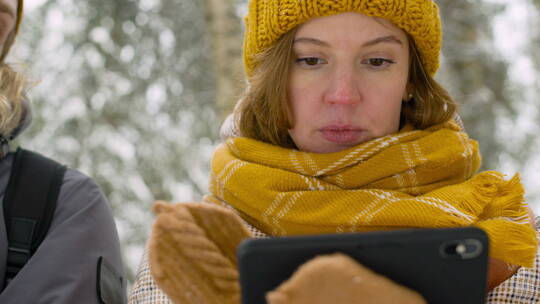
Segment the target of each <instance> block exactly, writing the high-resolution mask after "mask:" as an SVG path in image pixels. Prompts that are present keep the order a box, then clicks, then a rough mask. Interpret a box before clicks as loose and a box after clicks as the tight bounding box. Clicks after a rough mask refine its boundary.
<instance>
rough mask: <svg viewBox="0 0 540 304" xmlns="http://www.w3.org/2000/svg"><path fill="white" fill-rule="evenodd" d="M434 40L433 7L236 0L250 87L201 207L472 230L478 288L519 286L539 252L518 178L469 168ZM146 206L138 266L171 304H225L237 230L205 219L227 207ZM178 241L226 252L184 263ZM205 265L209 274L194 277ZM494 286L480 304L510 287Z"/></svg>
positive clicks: (475, 154) (278, 229)
mask: <svg viewBox="0 0 540 304" xmlns="http://www.w3.org/2000/svg"><path fill="white" fill-rule="evenodd" d="M441 40H442V39H441V27H440V19H439V14H438V7H437V5H436V4H435V3H434V2H432V1H431V0H408V1H404V0H395V1H392V0H388V1H345V0H343V1H297V0H294V1H293V0H289V1H263V0H252V1H250V3H249V12H248V16H247V18H246V34H245V44H244V63H245V68H246V74H247V76H248V84H249V85H248V87H247V88H246V94H245V96H244V97H243V98H242V100H241V101H240V102H239V104H238V105H237V107H236V109H235V117H234V119H233V120H232V121H233V127H232V130H233V133H236V136H232V137H229V138H228V139H227V141H226V143H225V144H222V145H220V146H219V147H218V148H217V150H216V152H215V154H214V157H213V161H212V172H211V184H210V192H211V194H210V195H209V196H207V197H206V198H205V201H206V202H210V203H213V204H216V205H222V206H226V207H228V208H229V209H231V210H233V211H234V212H235V213H236V214H238V215H239V216H240V217H241V218H242V220H243V221H245V222H246V225H247V226H248V227H250V228H251V230H252V231H256V233H257V234H256V235H295V234H313V233H336V232H350V231H371V230H390V229H398V228H404V227H455V226H470V225H474V226H477V227H480V228H482V229H484V230H485V231H486V232H487V234H488V235H489V237H490V244H491V245H490V254H491V256H490V261H489V263H490V267H489V268H490V271H489V279H488V285H489V289H490V290H492V289H493V288H495V287H496V286H498V285H500V284H501V283H502V282H503V281H505V280H507V279H508V278H511V277H512V279H511V280H518V275H519V273H518V275H514V273H516V271H517V270H518V268H519V267H520V266H521V267H532V266H533V265H534V263H535V254H536V243H537V241H536V235H535V232H534V230H533V229H531V225H532V223H531V221H532V219H531V218H530V216H529V210H528V207H527V206H526V205H525V204H524V203H523V187H522V185H521V183H520V181H519V178H518V177H517V176H516V177H514V178H512V179H511V180H510V181H505V180H504V179H503V178H502V174H500V173H497V172H493V171H491V172H482V173H478V174H476V172H477V170H478V169H479V167H480V153H479V151H478V145H477V143H476V142H475V141H473V140H470V139H469V138H468V137H467V135H466V134H465V133H464V132H463V131H462V130H461V129H460V127H459V126H458V124H456V123H455V121H453V120H452V119H453V117H455V115H456V103H455V102H454V101H453V100H452V98H451V97H450V96H449V95H448V93H447V92H446V91H445V90H444V88H442V87H441V86H440V85H439V84H438V83H437V82H436V81H435V80H434V79H433V76H434V74H435V72H436V71H437V69H438V67H439V54H440V47H441ZM156 210H157V211H158V213H159V214H160V215H159V216H158V219H157V220H156V223H155V225H154V231H153V237H152V239H151V242H150V263H151V265H152V272H153V274H154V277H155V278H156V280H158V283H159V284H160V286H161V287H162V288H164V289H165V290H166V291H167V292H168V294H169V295H170V296H171V297H173V298H174V299H175V300H177V302H179V303H183V302H189V301H190V299H199V298H201V299H204V300H200V301H201V302H202V303H206V302H208V303H212V299H215V297H212V296H208V294H209V293H212V290H213V291H214V295H216V297H217V295H219V294H221V295H222V300H223V294H225V293H224V290H227V292H228V294H230V296H229V297H228V298H227V299H228V300H227V301H224V302H227V303H229V302H230V303H234V302H235V301H237V300H238V294H237V291H236V294H235V288H236V287H230V288H225V289H223V288H221V287H219V286H226V285H227V284H230V283H231V282H232V281H234V280H235V276H234V272H233V271H232V270H231V269H230V268H227V267H228V265H229V266H230V265H232V266H234V265H235V259H234V257H231V256H233V254H231V252H234V250H233V249H231V248H234V247H235V246H231V244H237V243H238V241H239V239H241V238H242V237H245V236H246V235H247V233H244V232H242V231H241V229H240V228H238V229H233V228H225V227H231V226H232V224H230V223H229V222H228V223H229V224H228V225H225V224H224V223H223V222H220V221H219V220H216V219H214V218H216V217H221V218H222V219H225V218H227V217H228V216H227V215H226V212H225V211H218V210H216V209H212V208H208V207H204V204H199V205H197V204H187V205H177V206H172V207H171V206H166V205H163V204H158V205H157V207H156ZM218 214H219V215H218ZM212 221H215V222H214V223H213V222H212ZM223 221H225V220H223ZM231 221H232V220H231ZM216 230H225V232H223V231H221V232H220V234H221V236H219V235H217V234H216ZM227 231H229V232H231V233H228V232H227ZM188 234H191V235H192V236H193V235H197V236H198V237H199V236H200V238H201V239H204V238H206V239H207V241H208V242H207V243H204V242H203V241H200V240H199V239H197V241H196V244H197V246H200V248H203V247H204V248H210V247H211V246H212V245H211V244H213V245H214V246H215V248H217V249H216V250H214V251H212V250H210V249H208V250H209V251H208V252H213V253H212V254H215V255H217V256H220V257H226V259H218V258H216V260H212V259H205V258H204V256H202V254H200V255H197V254H196V253H197V252H198V251H196V250H195V251H193V250H192V248H193V247H197V246H191V245H185V244H192V243H190V242H195V239H194V238H189V237H187V235H188ZM226 235H236V237H231V238H230V240H229V241H228V242H227V241H224V239H227V238H228V237H227V236H226ZM199 241H200V242H199ZM223 243H227V244H228V245H224V244H223ZM205 246H206V247H205ZM212 248H213V247H212ZM200 252H201V253H202V252H204V251H202V250H201V251H200ZM208 252H206V253H208ZM208 254H210V253H208ZM211 256H212V257H215V256H214V255H211ZM227 257H228V258H227ZM203 260H205V261H203ZM210 260H212V261H213V262H215V263H214V264H216V263H217V262H216V261H218V260H219V261H220V262H219V263H217V264H219V265H220V267H221V268H220V269H214V270H211V271H210V270H208V269H207V266H208V265H209V264H211V263H210V262H208V261H210ZM190 263H191V264H190ZM205 263H206V264H205ZM335 264H336V265H338V261H336V262H335ZM189 265H191V266H189ZM336 267H337V266H336ZM194 269H195V270H194ZM196 269H200V271H196ZM224 269H225V270H227V271H225V270H224ZM232 269H234V268H232ZM525 271H532V272H536V270H534V269H533V270H531V269H527V268H523V269H521V270H520V272H525ZM298 275H299V276H302V274H300V273H299V274H298ZM218 276H220V278H221V279H220V280H218V279H216V278H217V277H218ZM511 280H509V281H511ZM186 282H191V284H188V283H186ZM532 283H533V284H531V286H532V288H534V289H536V287H535V286H534V282H532ZM514 285H515V284H514ZM136 286H137V284H136ZM212 286H214V288H212ZM216 286H217V287H216ZM227 286H228V285H227ZM231 286H232V285H231ZM394 287H395V286H394ZM394 287H389V289H388V290H390V289H392V288H394ZM342 288H343V286H341V285H338V284H336V285H335V288H334V290H342ZM293 289H294V288H293ZM507 289H508V285H507V284H503V285H502V286H501V287H500V288H496V289H494V290H493V292H492V293H491V295H490V301H492V302H496V301H498V299H499V298H501V297H502V298H504V297H505V296H509V297H513V298H515V297H516V296H518V293H519V292H521V291H519V290H515V289H514V290H512V291H510V294H509V293H508V291H507ZM296 291H298V290H296ZM136 293H137V289H135V292H134V293H133V294H136ZM277 293H278V294H279V293H281V294H283V293H285V294H286V295H289V296H290V295H291V294H294V293H295V292H292V293H291V290H290V289H287V288H281V289H279V290H277ZM384 293H386V292H384ZM523 293H524V294H527V293H528V291H523ZM296 294H298V292H296ZM307 296H308V297H309V294H308V295H307ZM277 298H279V296H278V297H277ZM352 298H354V297H352ZM132 299H136V297H132ZM273 299H274V300H272V303H281V302H279V300H276V297H274V298H273ZM297 300H298V299H297ZM311 300H313V299H311ZM529 300H530V299H527V300H524V301H526V302H527V301H529ZM533 300H534V299H533ZM133 301H134V302H136V301H135V300H133ZM289 302H295V301H289ZM296 302H299V301H296ZM306 302H309V299H307V300H306ZM524 303H525V302H524Z"/></svg>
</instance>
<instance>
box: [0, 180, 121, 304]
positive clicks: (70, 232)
mask: <svg viewBox="0 0 540 304" xmlns="http://www.w3.org/2000/svg"><path fill="white" fill-rule="evenodd" d="M100 257H104V258H105V260H106V261H107V262H108V264H110V265H111V266H112V267H111V268H113V269H114V270H113V272H116V273H118V274H119V275H121V276H122V277H124V275H123V266H122V259H121V254H120V245H119V239H118V234H117V231H116V226H115V223H114V220H113V217H112V215H111V210H110V208H109V206H108V204H107V200H106V199H105V197H104V195H103V193H102V192H101V190H100V189H99V187H98V186H97V185H96V184H95V183H94V181H92V179H90V178H89V177H87V176H85V175H83V174H82V173H80V172H78V171H75V170H68V171H66V174H65V176H64V182H63V184H62V187H61V190H60V195H59V198H58V202H57V207H56V212H55V214H54V218H53V221H52V224H51V227H50V230H49V232H48V234H47V236H46V237H45V239H44V240H43V242H42V243H41V246H40V247H39V248H38V250H37V251H36V252H35V254H34V255H33V256H32V258H31V259H30V260H29V261H28V263H27V264H26V265H25V266H24V267H23V269H21V271H20V272H19V274H18V275H17V276H16V277H15V278H14V279H13V281H11V283H10V284H9V285H8V286H7V288H6V289H5V290H4V291H3V292H2V293H1V294H0V303H2V304H11V303H13V304H15V303H57V304H63V303H66V304H67V303H100V301H99V300H98V295H97V283H98V277H97V273H98V259H99V258H100ZM123 282H124V283H123V288H122V295H123V297H124V299H125V279H124V280H123Z"/></svg>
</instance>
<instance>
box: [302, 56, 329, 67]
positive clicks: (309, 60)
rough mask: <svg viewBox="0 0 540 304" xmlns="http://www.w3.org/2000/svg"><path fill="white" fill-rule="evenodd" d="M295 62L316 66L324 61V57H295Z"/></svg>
mask: <svg viewBox="0 0 540 304" xmlns="http://www.w3.org/2000/svg"><path fill="white" fill-rule="evenodd" d="M296 62H297V63H300V64H303V65H307V66H316V65H320V64H324V63H326V61H325V60H324V59H321V58H317V57H304V58H298V59H296Z"/></svg>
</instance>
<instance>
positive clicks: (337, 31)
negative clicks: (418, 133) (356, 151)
mask: <svg viewBox="0 0 540 304" xmlns="http://www.w3.org/2000/svg"><path fill="white" fill-rule="evenodd" d="M293 49H294V60H295V62H294V63H293V65H292V68H291V77H290V83H289V87H288V96H289V102H290V107H291V110H292V115H293V121H294V125H293V127H292V129H290V130H289V134H290V135H291V137H292V139H293V141H294V143H295V144H296V146H297V147H298V148H299V149H300V150H302V151H306V152H314V153H331V152H337V151H341V150H344V149H347V148H350V147H353V146H356V145H358V144H360V143H363V142H366V141H368V140H371V139H374V138H377V137H381V136H384V135H388V134H391V133H394V132H396V131H397V130H398V128H399V120H400V113H401V104H402V101H403V100H406V99H407V79H408V73H409V44H408V40H407V36H406V34H405V33H404V32H403V31H402V30H401V29H399V28H397V27H396V26H394V25H393V24H391V23H390V22H388V21H386V20H383V19H375V18H372V17H367V16H365V15H362V14H358V13H343V14H339V15H333V16H329V17H321V18H316V19H312V20H310V21H308V22H306V23H304V24H303V25H301V26H300V27H299V29H298V31H297V33H296V36H295V41H294V47H293Z"/></svg>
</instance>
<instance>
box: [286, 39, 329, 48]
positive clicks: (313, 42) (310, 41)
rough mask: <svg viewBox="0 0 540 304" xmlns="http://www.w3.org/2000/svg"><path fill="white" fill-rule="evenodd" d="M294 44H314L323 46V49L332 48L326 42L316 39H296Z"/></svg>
mask: <svg viewBox="0 0 540 304" xmlns="http://www.w3.org/2000/svg"><path fill="white" fill-rule="evenodd" d="M293 43H294V44H297V43H312V44H316V45H319V46H323V47H329V46H330V44H328V42H324V41H322V40H319V39H315V38H309V37H300V38H296V39H294V42H293Z"/></svg>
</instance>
